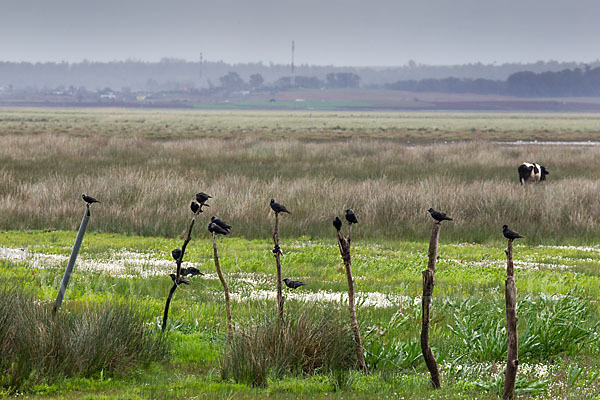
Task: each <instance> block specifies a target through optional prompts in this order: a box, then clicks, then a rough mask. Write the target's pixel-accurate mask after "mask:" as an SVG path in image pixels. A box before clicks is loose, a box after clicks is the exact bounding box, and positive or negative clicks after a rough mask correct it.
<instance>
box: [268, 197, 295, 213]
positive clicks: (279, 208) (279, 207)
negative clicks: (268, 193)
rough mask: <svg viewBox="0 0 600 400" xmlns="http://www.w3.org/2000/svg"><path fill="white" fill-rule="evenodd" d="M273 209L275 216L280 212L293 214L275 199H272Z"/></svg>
mask: <svg viewBox="0 0 600 400" xmlns="http://www.w3.org/2000/svg"><path fill="white" fill-rule="evenodd" d="M271 209H272V210H273V211H275V214H279V213H280V212H283V213H288V214H291V212H289V211H288V210H287V208H285V206H284V205H283V204H279V203H277V202H276V201H275V199H271Z"/></svg>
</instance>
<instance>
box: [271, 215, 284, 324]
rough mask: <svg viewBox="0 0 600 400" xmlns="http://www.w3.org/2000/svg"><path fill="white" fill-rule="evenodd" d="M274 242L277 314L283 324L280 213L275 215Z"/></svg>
mask: <svg viewBox="0 0 600 400" xmlns="http://www.w3.org/2000/svg"><path fill="white" fill-rule="evenodd" d="M273 242H274V244H275V248H274V249H273V252H274V253H275V262H276V263H277V312H278V313H279V318H280V319H281V321H282V322H283V302H284V298H283V291H282V286H281V250H280V248H279V213H278V212H276V213H275V229H274V230H273Z"/></svg>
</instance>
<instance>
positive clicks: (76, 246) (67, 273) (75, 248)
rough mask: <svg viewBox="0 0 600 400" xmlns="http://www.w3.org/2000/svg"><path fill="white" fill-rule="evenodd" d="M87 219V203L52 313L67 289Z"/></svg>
mask: <svg viewBox="0 0 600 400" xmlns="http://www.w3.org/2000/svg"><path fill="white" fill-rule="evenodd" d="M89 219H90V206H89V204H88V205H87V206H86V209H85V214H84V215H83V219H82V220H81V225H79V232H77V238H76V239H75V244H74V245H73V250H71V257H70V258H69V263H68V264H67V269H65V275H64V276H63V278H62V281H61V282H60V289H58V295H57V296H56V301H55V302H54V308H53V310H52V312H53V313H55V312H56V310H58V308H59V307H60V305H61V304H62V301H63V297H64V295H65V291H66V290H67V285H68V284H69V279H71V272H73V267H74V266H75V260H77V254H78V253H79V248H80V247H81V242H83V235H85V229H86V228H87V224H88V221H89Z"/></svg>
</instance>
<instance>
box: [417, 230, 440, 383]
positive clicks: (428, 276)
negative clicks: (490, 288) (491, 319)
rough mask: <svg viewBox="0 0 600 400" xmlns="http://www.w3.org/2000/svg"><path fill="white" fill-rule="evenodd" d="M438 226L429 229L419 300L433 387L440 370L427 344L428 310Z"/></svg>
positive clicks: (424, 343)
mask: <svg viewBox="0 0 600 400" xmlns="http://www.w3.org/2000/svg"><path fill="white" fill-rule="evenodd" d="M440 228H441V224H440V223H439V222H434V223H433V228H432V229H431V238H430V240H429V252H428V257H429V261H428V262H427V269H426V270H425V271H423V300H422V301H421V305H422V309H423V314H422V320H421V351H422V352H423V358H424V359H425V364H426V365H427V369H428V370H429V374H430V375H431V383H432V385H433V387H434V388H435V389H438V388H439V387H440V386H441V382H440V371H439V370H438V365H437V361H436V360H435V356H434V355H433V351H431V347H430V346H429V312H430V307H431V296H432V295H433V286H434V282H435V262H436V259H437V251H438V242H439V239H440Z"/></svg>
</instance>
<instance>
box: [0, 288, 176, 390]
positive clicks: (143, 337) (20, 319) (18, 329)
mask: <svg viewBox="0 0 600 400" xmlns="http://www.w3.org/2000/svg"><path fill="white" fill-rule="evenodd" d="M51 310H52V307H51V304H43V303H39V302H37V301H36V300H34V298H33V297H32V296H29V295H27V294H24V293H22V292H17V291H16V290H13V289H7V288H6V287H3V288H0V351H1V353H2V357H1V358H0V371H1V372H0V377H1V379H0V385H1V386H3V387H7V388H10V389H12V390H16V389H22V388H23V387H24V386H27V385H30V384H35V383H38V382H40V381H44V382H51V381H52V380H54V379H56V378H58V377H61V376H66V377H71V376H82V377H89V376H92V375H95V374H99V373H101V372H102V374H105V376H106V375H114V374H125V373H126V372H127V371H129V370H130V369H131V368H132V367H133V366H136V365H139V364H145V363H148V362H150V361H153V360H162V359H164V358H165V357H166V355H167V347H166V342H165V341H164V339H163V338H162V337H161V336H159V335H157V334H154V333H152V332H151V331H149V330H148V328H147V327H146V324H145V320H146V318H144V316H143V315H142V314H141V313H140V311H138V310H137V309H136V308H134V307H133V306H132V305H130V304H123V303H104V304H99V305H87V304H78V303H75V304H73V303H72V304H69V305H68V306H67V307H66V308H65V307H63V309H61V310H60V311H59V312H58V313H57V314H56V315H55V316H53V315H52V311H51Z"/></svg>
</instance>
